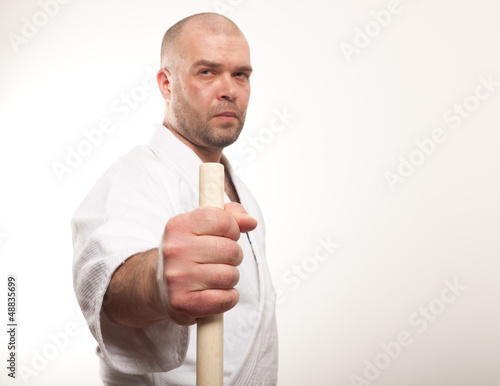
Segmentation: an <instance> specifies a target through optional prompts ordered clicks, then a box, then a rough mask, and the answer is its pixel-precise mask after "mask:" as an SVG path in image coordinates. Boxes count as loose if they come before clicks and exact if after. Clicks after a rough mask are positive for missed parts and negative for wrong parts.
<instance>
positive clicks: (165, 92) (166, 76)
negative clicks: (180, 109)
mask: <svg viewBox="0 0 500 386" xmlns="http://www.w3.org/2000/svg"><path fill="white" fill-rule="evenodd" d="M171 80H172V75H171V74H170V72H169V71H168V70H167V69H166V68H162V69H161V70H159V71H158V74H156V82H157V83H158V87H159V88H160V92H161V95H162V96H163V99H165V100H170V95H171V87H172V83H171Z"/></svg>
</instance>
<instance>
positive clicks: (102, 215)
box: [72, 159, 189, 374]
mask: <svg viewBox="0 0 500 386" xmlns="http://www.w3.org/2000/svg"><path fill="white" fill-rule="evenodd" d="M126 161H127V159H122V160H120V161H119V162H118V164H115V166H113V167H112V168H111V169H110V170H109V171H108V172H107V173H106V174H105V175H104V176H103V177H101V179H100V180H99V181H98V182H97V184H96V185H95V186H94V188H93V189H92V190H91V192H90V193H89V195H88V196H87V197H86V199H85V200H84V201H83V203H82V204H81V205H80V207H79V208H78V209H77V211H76V212H75V215H74V216H73V219H72V231H73V247H74V260H73V283H74V289H75V293H76V296H77V299H78V302H79V304H80V307H81V308H82V311H83V314H84V316H85V318H86V320H87V324H88V326H89V328H90V331H91V332H92V334H93V335H94V337H95V339H96V340H97V343H98V345H99V348H100V351H101V352H102V355H103V357H104V360H105V361H106V362H107V363H108V364H109V365H110V366H111V367H112V368H113V369H116V370H117V371H120V372H123V373H126V374H145V373H149V372H165V371H170V370H172V369H174V368H177V367H179V366H180V365H181V364H182V363H183V362H184V359H185V356H186V352H187V348H188V344H189V328H188V327H186V326H179V325H177V324H175V323H173V322H172V321H170V320H164V321H160V322H156V323H154V324H152V325H150V326H149V327H147V328H143V329H139V328H130V327H124V326H122V325H119V324H117V323H114V322H113V321H111V320H110V319H109V318H107V317H106V315H105V314H104V312H102V304H103V301H104V294H105V293H106V290H107V288H108V285H109V283H110V280H111V276H112V275H113V272H114V271H115V270H116V269H117V268H118V267H119V266H120V264H122V263H123V262H124V261H125V260H126V259H127V258H128V257H130V256H132V255H134V254H137V253H139V252H144V251H147V250H150V249H153V248H158V246H159V243H160V240H161V235H162V233H163V229H164V226H165V224H166V222H167V221H168V218H169V217H172V216H173V215H174V214H175V211H176V209H175V208H174V205H172V202H175V196H176V193H177V192H176V187H175V183H174V184H173V185H174V186H173V188H172V189H171V191H169V192H168V194H167V193H166V192H165V189H164V185H165V183H164V182H159V181H155V178H154V177H153V176H152V175H154V173H149V172H148V168H150V167H151V166H155V165H148V164H147V163H145V162H136V161H132V162H130V160H128V162H126ZM174 182H175V181H174ZM172 196H173V197H174V200H172ZM111 296H112V294H111ZM106 301H107V300H106Z"/></svg>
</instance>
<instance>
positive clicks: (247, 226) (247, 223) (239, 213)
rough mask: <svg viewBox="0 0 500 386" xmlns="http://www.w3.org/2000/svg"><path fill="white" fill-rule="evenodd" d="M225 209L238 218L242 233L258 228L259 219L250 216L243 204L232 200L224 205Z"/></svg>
mask: <svg viewBox="0 0 500 386" xmlns="http://www.w3.org/2000/svg"><path fill="white" fill-rule="evenodd" d="M224 210H225V211H226V212H227V213H229V214H231V216H233V218H234V219H235V220H236V222H237V223H238V226H239V228H240V232H241V233H246V232H250V231H252V230H254V229H255V228H257V220H256V219H255V218H253V217H252V216H250V215H249V214H248V213H247V211H246V210H245V208H244V207H243V206H242V205H241V204H239V203H237V202H230V203H228V204H225V205H224Z"/></svg>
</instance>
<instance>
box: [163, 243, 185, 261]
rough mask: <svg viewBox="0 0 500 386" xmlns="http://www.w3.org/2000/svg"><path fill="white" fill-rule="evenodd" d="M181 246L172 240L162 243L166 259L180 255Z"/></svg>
mask: <svg viewBox="0 0 500 386" xmlns="http://www.w3.org/2000/svg"><path fill="white" fill-rule="evenodd" d="M181 250H182V249H181V247H180V245H179V244H178V243H174V242H172V241H170V240H166V241H165V242H163V243H162V246H161V253H162V255H163V258H164V259H171V258H175V257H177V256H179V255H180V254H181Z"/></svg>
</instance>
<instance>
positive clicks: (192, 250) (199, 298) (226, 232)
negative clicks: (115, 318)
mask: <svg viewBox="0 0 500 386" xmlns="http://www.w3.org/2000/svg"><path fill="white" fill-rule="evenodd" d="M256 226H257V221H256V220H255V219H254V218H253V217H251V216H250V215H248V214H247V213H246V211H245V209H244V208H243V206H241V205H240V204H238V203H234V202H233V203H230V204H226V205H225V210H222V209H218V208H212V207H203V208H198V209H195V210H193V211H191V212H188V213H184V214H180V215H178V216H175V217H173V218H171V219H170V220H169V221H168V222H167V225H166V226H165V232H164V234H163V240H162V243H161V246H160V254H159V255H160V261H159V264H158V267H159V268H158V269H159V272H158V280H159V283H158V287H159V291H160V293H159V297H160V299H161V301H162V303H163V306H164V309H165V310H166V312H167V314H168V316H169V317H170V318H171V319H172V320H173V321H174V322H176V323H178V324H181V325H190V324H193V323H195V322H196V319H197V318H201V317H204V316H208V315H213V314H219V313H222V312H225V311H227V310H229V309H231V308H233V307H234V306H235V305H236V303H238V299H239V294H238V291H237V290H236V289H234V286H235V285H236V284H237V283H238V280H239V277H240V274H239V271H238V269H237V268H236V267H237V266H238V265H240V264H241V261H242V259H243V251H242V250H241V247H240V246H239V244H238V243H237V241H238V239H239V238H240V234H241V233H245V232H249V231H251V230H253V229H255V227H256Z"/></svg>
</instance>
